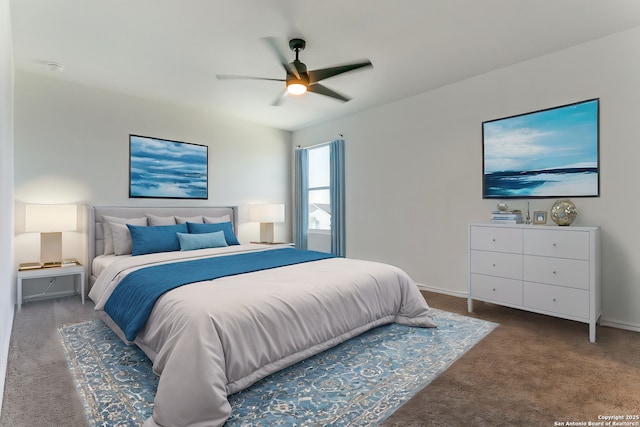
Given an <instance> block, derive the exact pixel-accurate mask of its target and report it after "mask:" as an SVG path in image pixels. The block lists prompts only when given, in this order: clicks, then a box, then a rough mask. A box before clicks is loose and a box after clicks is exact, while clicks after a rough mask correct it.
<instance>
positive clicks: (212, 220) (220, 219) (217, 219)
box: [189, 215, 231, 224]
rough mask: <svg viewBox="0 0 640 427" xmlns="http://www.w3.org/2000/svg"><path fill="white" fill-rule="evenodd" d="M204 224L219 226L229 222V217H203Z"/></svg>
mask: <svg viewBox="0 0 640 427" xmlns="http://www.w3.org/2000/svg"><path fill="white" fill-rule="evenodd" d="M203 218H204V223H205V224H219V223H221V222H231V217H230V216H229V215H223V216H215V217H213V216H204V217H203ZM189 222H193V221H189Z"/></svg>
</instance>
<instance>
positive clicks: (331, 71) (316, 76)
mask: <svg viewBox="0 0 640 427" xmlns="http://www.w3.org/2000/svg"><path fill="white" fill-rule="evenodd" d="M372 66H373V64H371V61H369V60H368V59H367V60H363V61H362V62H355V63H353V64H345V65H338V66H336V67H329V68H322V69H320V70H312V71H309V72H307V74H308V76H309V83H315V82H319V81H320V80H324V79H326V78H329V77H333V76H337V75H338V74H342V73H347V72H349V71H353V70H357V69H358V68H363V67H372Z"/></svg>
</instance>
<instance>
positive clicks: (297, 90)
mask: <svg viewBox="0 0 640 427" xmlns="http://www.w3.org/2000/svg"><path fill="white" fill-rule="evenodd" d="M306 91H307V87H306V86H305V85H303V84H302V83H291V84H289V85H288V86H287V92H289V93H290V94H291V95H302V94H303V93H305V92H306Z"/></svg>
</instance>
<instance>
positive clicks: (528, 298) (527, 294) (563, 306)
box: [524, 282, 589, 320]
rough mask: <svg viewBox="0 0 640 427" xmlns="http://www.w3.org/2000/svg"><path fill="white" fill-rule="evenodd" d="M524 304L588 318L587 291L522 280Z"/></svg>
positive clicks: (559, 313)
mask: <svg viewBox="0 0 640 427" xmlns="http://www.w3.org/2000/svg"><path fill="white" fill-rule="evenodd" d="M524 306H525V307H528V308H531V309H534V310H542V311H548V312H551V313H555V314H558V315H564V316H571V317H579V318H581V319H587V320H588V319H589V291H584V290H581V289H572V288H565V287H562V286H553V285H543V284H540V283H531V282H524Z"/></svg>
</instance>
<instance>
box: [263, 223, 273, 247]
mask: <svg viewBox="0 0 640 427" xmlns="http://www.w3.org/2000/svg"><path fill="white" fill-rule="evenodd" d="M260 242H261V243H273V223H272V222H261V223H260Z"/></svg>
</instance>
